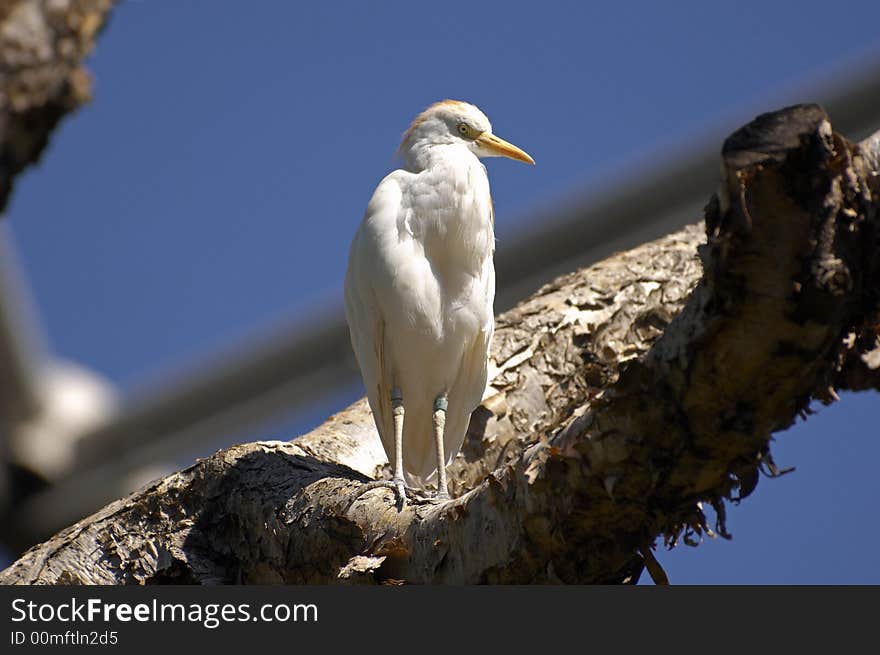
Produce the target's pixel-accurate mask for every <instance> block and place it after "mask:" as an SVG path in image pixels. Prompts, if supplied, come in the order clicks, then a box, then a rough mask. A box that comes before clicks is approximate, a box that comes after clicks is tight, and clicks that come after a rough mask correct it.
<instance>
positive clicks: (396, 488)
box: [345, 479, 416, 512]
mask: <svg viewBox="0 0 880 655" xmlns="http://www.w3.org/2000/svg"><path fill="white" fill-rule="evenodd" d="M380 487H382V488H386V489H391V490H392V491H393V492H394V496H395V497H396V500H397V502H396V505H397V509H398V510H402V509H403V507H404V505H406V492H407V490H409V492H410V495H411V496H414V495H415V491H416V490H415V489H408V488H407V486H406V484H404V482H403V480H402V479H394V480H374V481H372V482H368V483H366V484H365V485H362V486H360V487H358V488H357V489H355V490H354V491H353V492H351V493H350V494H349V495H348V499H347V501H346V504H345V511H346V512H347V511H348V510H349V509H350V508H351V506H352V505H354V502H355V501H356V500H357V499H358V498H360V497H361V496H363V495H364V494H365V493H367V492H368V491H372V490H373V489H378V488H380Z"/></svg>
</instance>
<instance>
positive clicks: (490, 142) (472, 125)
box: [400, 100, 535, 164]
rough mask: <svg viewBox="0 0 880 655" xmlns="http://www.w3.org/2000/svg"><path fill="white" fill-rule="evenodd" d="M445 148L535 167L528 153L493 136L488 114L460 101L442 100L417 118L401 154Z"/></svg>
mask: <svg viewBox="0 0 880 655" xmlns="http://www.w3.org/2000/svg"><path fill="white" fill-rule="evenodd" d="M442 145H461V146H463V147H465V148H467V149H468V150H470V151H471V152H473V153H474V154H475V155H476V156H477V157H509V158H510V159H516V160H517V161H522V162H525V163H527V164H534V163H535V160H534V159H532V158H531V157H530V156H529V154H528V153H527V152H525V151H524V150H520V149H519V148H517V147H516V146H515V145H513V144H512V143H508V142H507V141H505V140H504V139H502V138H500V137H497V136H495V135H494V134H492V124H491V123H490V122H489V119H488V118H486V114H484V113H483V112H481V111H480V110H479V109H477V108H476V107H475V106H474V105H471V104H469V103H467V102H461V101H460V100H441V101H440V102H437V103H434V104H433V105H431V106H430V107H428V108H427V109H426V110H425V111H423V112H422V113H421V114H419V115H418V116H416V119H415V120H414V121H413V122H412V125H410V126H409V128H408V129H407V130H406V132H404V134H403V141H402V142H401V144H400V152H401V153H403V154H404V155H405V154H406V153H407V152H408V151H411V150H414V149H424V148H430V147H432V146H442Z"/></svg>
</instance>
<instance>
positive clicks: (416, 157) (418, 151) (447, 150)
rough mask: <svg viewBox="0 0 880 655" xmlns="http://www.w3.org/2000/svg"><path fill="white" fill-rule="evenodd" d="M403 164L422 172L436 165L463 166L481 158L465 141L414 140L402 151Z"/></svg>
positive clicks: (407, 167)
mask: <svg viewBox="0 0 880 655" xmlns="http://www.w3.org/2000/svg"><path fill="white" fill-rule="evenodd" d="M400 154H401V157H402V158H403V166H404V168H405V169H406V170H408V171H410V172H411V173H421V172H422V171H424V170H428V169H430V168H433V167H434V166H435V165H438V164H440V165H443V166H449V165H455V166H461V167H463V168H465V167H468V166H471V165H474V164H479V161H480V160H479V158H478V157H477V156H476V155H475V154H474V153H473V152H471V151H470V149H469V148H468V147H467V146H466V145H464V144H463V143H461V142H460V141H459V142H457V143H456V142H453V143H437V142H436V141H433V140H431V141H429V140H414V141H412V142H411V143H409V144H407V145H406V147H405V148H402V149H401V151H400Z"/></svg>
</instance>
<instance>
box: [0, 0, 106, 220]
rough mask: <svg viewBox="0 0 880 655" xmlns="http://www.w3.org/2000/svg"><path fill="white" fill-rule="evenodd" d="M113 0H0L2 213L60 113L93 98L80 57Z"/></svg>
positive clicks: (90, 48)
mask: <svg viewBox="0 0 880 655" xmlns="http://www.w3.org/2000/svg"><path fill="white" fill-rule="evenodd" d="M113 3H114V0H69V1H67V2H40V1H39V0H3V2H0V213H2V212H3V211H4V210H5V209H6V204H7V202H8V200H9V195H10V193H11V192H12V186H13V180H14V178H15V176H16V175H18V174H19V173H20V172H21V171H22V170H23V169H24V168H25V167H27V166H28V165H30V164H33V163H35V162H36V161H37V160H38V159H39V157H40V154H41V153H42V151H43V148H45V147H46V144H47V143H48V140H49V135H50V134H51V132H52V130H53V129H55V126H56V125H57V124H58V121H59V120H61V118H62V117H63V116H64V115H65V114H68V113H70V112H72V111H74V110H76V109H77V108H78V107H79V106H80V105H82V104H84V103H86V102H88V101H89V100H90V99H91V87H92V83H91V79H90V77H89V75H88V73H87V72H86V69H85V67H84V66H83V64H82V62H83V60H84V59H85V57H86V56H87V55H88V54H89V52H91V50H92V47H93V46H94V43H95V39H96V37H97V35H98V33H99V32H100V30H101V28H102V27H103V25H104V23H105V22H106V20H107V17H108V15H109V12H110V9H111V8H112V6H113Z"/></svg>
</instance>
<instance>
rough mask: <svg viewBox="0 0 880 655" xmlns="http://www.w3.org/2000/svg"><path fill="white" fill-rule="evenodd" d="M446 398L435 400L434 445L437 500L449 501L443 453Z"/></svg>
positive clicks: (441, 397) (438, 397)
mask: <svg viewBox="0 0 880 655" xmlns="http://www.w3.org/2000/svg"><path fill="white" fill-rule="evenodd" d="M447 407H448V401H447V400H446V396H445V395H443V396H437V398H436V399H435V400H434V445H435V446H436V448H437V495H436V496H435V498H436V499H437V500H449V489H448V487H447V484H446V454H445V453H444V452H443V432H444V430H445V428H446V408H447Z"/></svg>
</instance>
